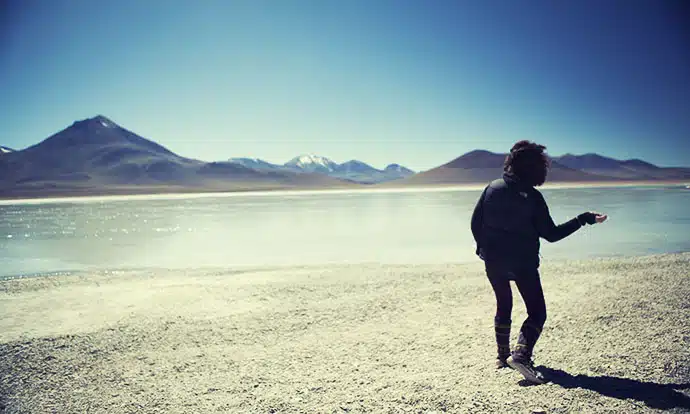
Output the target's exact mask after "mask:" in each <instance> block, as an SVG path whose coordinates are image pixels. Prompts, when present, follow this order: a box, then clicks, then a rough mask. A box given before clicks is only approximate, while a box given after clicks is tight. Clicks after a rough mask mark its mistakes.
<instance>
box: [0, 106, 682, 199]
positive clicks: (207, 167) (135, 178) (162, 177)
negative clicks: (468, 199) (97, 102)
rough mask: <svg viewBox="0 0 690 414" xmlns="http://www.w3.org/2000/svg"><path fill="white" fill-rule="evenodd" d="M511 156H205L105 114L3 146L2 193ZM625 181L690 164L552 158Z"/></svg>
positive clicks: (276, 181)
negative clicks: (19, 145) (415, 159)
mask: <svg viewBox="0 0 690 414" xmlns="http://www.w3.org/2000/svg"><path fill="white" fill-rule="evenodd" d="M505 156H506V154H497V153H492V152H489V151H484V150H475V151H471V152H469V153H467V154H464V155H462V156H460V157H458V158H456V159H454V160H452V161H450V162H448V163H446V164H444V165H441V166H439V167H437V168H433V169H431V170H428V171H423V172H420V173H414V172H413V171H411V170H410V169H408V168H405V167H403V166H401V165H398V164H391V165H388V166H387V167H386V168H384V169H383V170H378V169H376V168H374V167H372V166H370V165H368V164H366V163H364V162H361V161H357V160H351V161H347V162H344V163H342V164H338V163H336V162H334V161H332V160H330V159H328V158H326V157H321V156H316V155H300V156H298V157H295V158H293V159H291V160H290V161H288V162H286V163H285V164H283V165H276V164H272V163H269V162H266V161H263V160H261V159H257V158H231V159H229V160H227V161H222V162H203V161H199V160H195V159H190V158H185V157H182V156H180V155H177V154H175V153H173V152H171V151H170V150H168V149H166V148H164V147H163V146H161V145H159V144H156V143H155V142H153V141H150V140H147V139H145V138H143V137H141V136H139V135H137V134H135V133H133V132H131V131H129V130H127V129H125V128H122V127H121V126H119V125H117V124H116V123H114V122H113V121H111V120H110V119H108V118H106V117H104V116H100V115H99V116H96V117H94V118H89V119H85V120H82V121H77V122H74V123H73V124H72V125H71V126H69V127H67V128H65V129H64V130H62V131H60V132H58V133H56V134H54V135H52V136H50V137H49V138H47V139H45V140H44V141H42V142H40V143H38V144H36V145H34V146H31V147H29V148H26V149H23V150H19V151H13V150H12V149H10V148H7V147H0V197H19V196H27V197H33V196H48V195H70V194H118V193H149V192H163V191H165V192H177V191H182V192H196V191H243V190H269V189H285V188H358V187H361V186H362V185H363V184H368V185H370V186H371V185H373V186H391V185H392V186H426V185H439V184H440V185H444V184H470V183H473V184H479V183H481V184H483V183H487V182H489V181H491V180H493V179H495V178H497V177H499V176H500V175H501V173H502V169H503V167H502V166H503V160H504V159H505ZM623 180H625V181H638V180H645V181H659V180H666V181H682V180H690V168H680V167H679V168H661V167H658V166H655V165H653V164H650V163H648V162H645V161H642V160H637V159H634V160H625V161H619V160H615V159H613V158H607V157H604V156H601V155H597V154H585V155H572V154H566V155H563V156H560V157H554V158H553V162H552V168H551V170H550V172H549V176H548V181H549V182H593V181H599V182H612V181H613V182H616V181H623Z"/></svg>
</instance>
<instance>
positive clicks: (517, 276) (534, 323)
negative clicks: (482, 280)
mask: <svg viewBox="0 0 690 414" xmlns="http://www.w3.org/2000/svg"><path fill="white" fill-rule="evenodd" d="M486 275H487V277H488V278H489V282H491V287H492V288H493V289H494V293H495V294H496V316H495V318H494V327H495V331H496V344H497V345H498V353H499V356H503V357H505V356H506V354H507V353H509V352H510V351H509V349H510V348H509V340H510V324H511V313H512V311H513V292H512V290H511V288H510V281H511V280H513V281H514V282H515V285H516V286H517V288H518V290H519V291H520V295H522V299H523V301H524V302H525V306H526V307H527V319H526V320H525V321H524V323H523V324H522V327H521V328H520V336H519V337H518V343H517V346H516V347H515V352H514V353H513V355H514V356H515V357H517V358H531V357H532V351H533V350H534V345H535V344H536V342H537V339H539V335H540V334H541V330H542V328H543V327H544V322H546V303H545V302H544V292H543V290H542V287H541V280H540V279H539V270H538V269H535V268H530V269H511V268H507V267H505V266H501V265H494V264H489V263H487V264H486Z"/></svg>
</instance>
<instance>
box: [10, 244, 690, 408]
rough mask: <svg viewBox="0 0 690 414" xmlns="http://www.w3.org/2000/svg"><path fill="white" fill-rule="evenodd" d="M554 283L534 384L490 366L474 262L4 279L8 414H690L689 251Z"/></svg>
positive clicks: (582, 271) (566, 275) (573, 267)
mask: <svg viewBox="0 0 690 414" xmlns="http://www.w3.org/2000/svg"><path fill="white" fill-rule="evenodd" d="M542 280H543V283H544V289H545V292H546V299H547V307H548V312H549V317H548V320H547V322H546V329H545V330H544V333H543V335H542V339H541V340H540V342H539V344H538V347H537V350H536V353H535V357H536V362H537V365H542V370H543V371H544V372H545V373H546V374H547V376H548V377H549V378H550V379H551V381H552V382H551V383H549V384H546V385H538V386H528V385H527V383H526V382H525V381H524V380H522V377H521V376H520V375H519V374H518V373H517V372H515V371H513V370H510V369H502V370H496V369H495V368H494V356H495V354H494V353H495V345H494V338H493V326H492V325H493V312H494V306H495V303H494V298H493V293H492V292H491V290H490V287H489V284H488V282H487V281H486V279H485V276H484V274H483V271H482V266H481V263H480V262H478V263H474V264H469V265H418V266H380V265H374V264H371V265H367V264H362V265H342V266H329V267H299V268H287V269H285V268H283V269H256V270H251V271H242V272H237V271H231V270H227V269H215V270H209V269H206V270H194V271H186V272H183V271H174V272H173V271H163V270H161V271H143V270H142V271H123V272H103V273H99V274H83V275H62V276H60V275H58V276H49V277H41V278H33V279H19V280H6V281H0V407H2V408H0V412H3V410H4V412H5V413H53V412H54V413H86V412H88V413H154V412H156V413H158V412H160V413H213V412H231V413H234V412H239V413H244V412H247V413H255V412H256V413H274V412H290V413H292V412H305V413H312V412H314V413H317V412H318V413H344V412H382V413H399V412H415V413H417V412H425V413H426V412H437V413H439V412H454V413H477V412H500V413H530V412H533V411H536V412H539V410H542V411H543V412H547V413H566V412H587V413H590V412H620V413H630V412H658V411H668V412H690V397H688V396H689V395H690V284H689V283H688V282H689V281H690V253H681V254H673V255H661V256H649V257H639V258H624V259H601V260H590V261H580V262H559V263H554V262H546V263H544V264H543V266H542ZM514 294H515V295H517V292H516V291H515V292H514ZM524 316H525V312H524V309H523V304H522V301H521V300H520V299H517V296H516V301H515V309H514V315H513V320H514V321H516V322H514V329H513V341H514V340H515V336H516V335H517V326H516V325H517V321H521V320H522V319H523V318H524Z"/></svg>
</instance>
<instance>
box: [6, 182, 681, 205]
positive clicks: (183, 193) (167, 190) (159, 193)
mask: <svg viewBox="0 0 690 414" xmlns="http://www.w3.org/2000/svg"><path fill="white" fill-rule="evenodd" d="M486 185H487V183H467V184H429V185H423V186H386V185H382V186H377V185H370V184H362V186H361V187H360V186H343V187H340V186H337V187H323V188H318V189H314V188H308V187H307V188H289V187H276V188H253V189H252V188H242V189H233V190H227V191H222V190H218V189H203V188H202V189H187V188H177V187H161V188H151V187H146V188H115V189H108V190H104V191H71V192H70V191H64V192H54V193H51V192H41V191H36V192H29V194H26V193H23V194H17V195H15V196H12V195H10V196H2V195H0V205H10V204H34V203H50V202H65V201H107V200H121V199H127V200H137V199H143V200H146V199H180V198H209V197H238V196H280V195H320V194H326V195H328V194H367V193H374V194H378V193H410V192H449V191H478V190H482V189H483V188H484V187H485V186H486ZM689 185H690V182H688V181H666V180H665V181H614V182H611V181H602V182H556V183H548V182H547V183H545V184H544V185H543V186H541V187H538V189H543V190H551V189H553V190H560V189H579V188H629V187H664V186H678V187H687V186H689Z"/></svg>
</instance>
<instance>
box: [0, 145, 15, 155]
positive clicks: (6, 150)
mask: <svg viewBox="0 0 690 414" xmlns="http://www.w3.org/2000/svg"><path fill="white" fill-rule="evenodd" d="M10 152H14V150H13V149H12V148H7V147H3V146H1V145H0V155H2V154H9V153H10Z"/></svg>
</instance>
